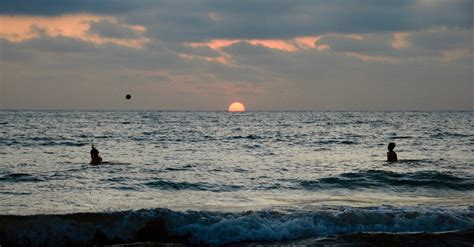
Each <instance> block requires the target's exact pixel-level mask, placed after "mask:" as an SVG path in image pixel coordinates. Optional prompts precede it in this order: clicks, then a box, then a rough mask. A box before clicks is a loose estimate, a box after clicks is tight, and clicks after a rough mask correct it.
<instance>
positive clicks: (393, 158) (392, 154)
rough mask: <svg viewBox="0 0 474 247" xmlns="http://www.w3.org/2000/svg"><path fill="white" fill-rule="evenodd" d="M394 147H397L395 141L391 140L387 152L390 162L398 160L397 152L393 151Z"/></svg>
mask: <svg viewBox="0 0 474 247" xmlns="http://www.w3.org/2000/svg"><path fill="white" fill-rule="evenodd" d="M394 148H395V143H394V142H390V143H389V144H388V152H387V161H389V162H394V161H398V159H397V153H395V151H393V149H394Z"/></svg>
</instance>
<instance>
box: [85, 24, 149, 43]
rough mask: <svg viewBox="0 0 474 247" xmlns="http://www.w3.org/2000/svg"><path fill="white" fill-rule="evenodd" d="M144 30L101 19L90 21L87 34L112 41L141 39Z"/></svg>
mask: <svg viewBox="0 0 474 247" xmlns="http://www.w3.org/2000/svg"><path fill="white" fill-rule="evenodd" d="M144 31H145V28H144V27H142V26H130V25H125V24H119V23H117V22H114V21H110V20H107V19H102V20H98V21H91V23H90V27H89V30H88V32H89V33H91V34H96V35H99V36H100V37H104V38H112V39H131V40H133V39H142V38H143V32H144Z"/></svg>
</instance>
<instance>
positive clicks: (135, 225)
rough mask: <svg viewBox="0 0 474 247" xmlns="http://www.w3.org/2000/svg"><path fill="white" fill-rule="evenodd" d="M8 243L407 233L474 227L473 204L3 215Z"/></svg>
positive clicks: (2, 235) (215, 241)
mask: <svg viewBox="0 0 474 247" xmlns="http://www.w3.org/2000/svg"><path fill="white" fill-rule="evenodd" d="M0 221H1V222H2V224H1V225H0V244H2V245H5V246H10V245H14V246H16V245H18V246H43V245H44V246H50V245H53V246H82V245H102V244H118V243H132V242H150V241H153V242H162V243H163V242H178V243H184V244H204V245H220V244H238V243H246V242H247V243H248V242H283V241H290V240H298V239H299V240H301V239H308V238H315V237H328V236H335V235H341V234H354V233H375V232H376V233H401V232H403V233H407V232H427V233H436V232H443V231H462V230H469V229H474V211H473V209H472V208H468V209H451V210H448V209H439V208H438V209H434V208H433V209H419V208H405V209H403V208H398V209H397V208H382V207H381V208H350V207H328V208H320V209H317V210H314V211H289V212H283V211H276V210H262V211H247V212H239V213H225V212H209V211H184V212H181V211H172V210H169V209H165V208H158V209H142V210H138V211H124V212H101V213H75V214H66V215H30V216H15V215H3V216H0Z"/></svg>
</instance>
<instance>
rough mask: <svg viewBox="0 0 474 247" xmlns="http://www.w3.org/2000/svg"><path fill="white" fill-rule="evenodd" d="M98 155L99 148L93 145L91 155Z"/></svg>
mask: <svg viewBox="0 0 474 247" xmlns="http://www.w3.org/2000/svg"><path fill="white" fill-rule="evenodd" d="M97 156H99V150H97V149H96V148H95V147H94V146H92V149H91V157H97Z"/></svg>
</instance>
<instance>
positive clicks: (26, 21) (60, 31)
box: [0, 14, 148, 48]
mask: <svg viewBox="0 0 474 247" xmlns="http://www.w3.org/2000/svg"><path fill="white" fill-rule="evenodd" d="M100 20H107V21H110V22H112V23H117V20H116V19H115V18H114V17H110V16H97V15H90V14H76V15H63V16H55V17H40V16H0V23H1V24H2V25H0V37H2V38H5V39H7V40H9V41H12V42H21V41H24V40H28V39H32V38H36V37H38V36H39V32H42V31H44V33H45V34H46V35H48V36H52V37H55V36H65V37H71V38H76V39H80V40H83V41H87V42H92V43H95V44H104V43H114V44H117V45H123V46H129V47H135V48H139V47H142V46H143V45H144V44H145V43H147V42H148V39H146V38H145V37H143V38H140V39H117V38H106V37H101V36H99V35H97V34H92V33H90V32H88V31H89V29H90V25H91V22H94V21H100ZM125 26H126V27H128V28H130V29H133V30H135V31H138V32H141V33H143V32H144V31H145V27H142V26H131V25H125ZM35 29H36V30H35Z"/></svg>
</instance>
